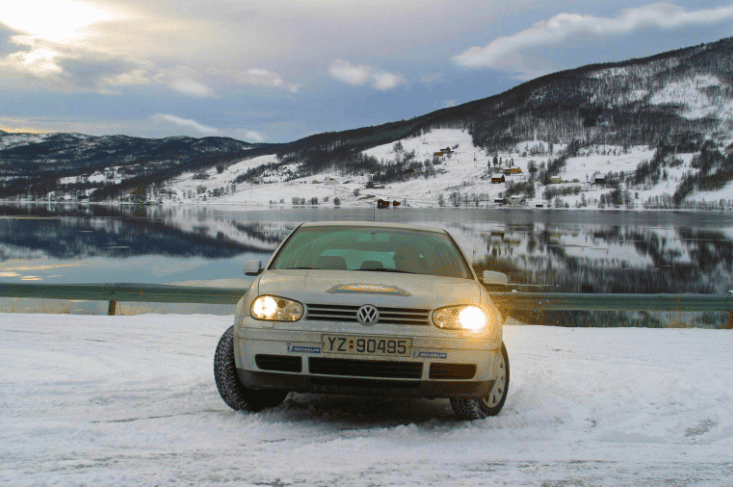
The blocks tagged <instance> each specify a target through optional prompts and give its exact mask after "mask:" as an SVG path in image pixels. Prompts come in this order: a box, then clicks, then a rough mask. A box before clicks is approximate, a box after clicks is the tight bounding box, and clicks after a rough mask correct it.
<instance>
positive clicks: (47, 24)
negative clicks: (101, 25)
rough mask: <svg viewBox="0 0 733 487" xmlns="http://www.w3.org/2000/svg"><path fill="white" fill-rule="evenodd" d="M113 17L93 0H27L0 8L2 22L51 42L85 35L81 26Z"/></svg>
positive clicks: (0, 20)
mask: <svg viewBox="0 0 733 487" xmlns="http://www.w3.org/2000/svg"><path fill="white" fill-rule="evenodd" d="M112 18H113V16H112V14H111V13H110V12H107V11H105V10H102V9H100V8H98V7H96V6H94V5H92V4H91V3H88V2H76V1H72V0H24V1H22V2H13V3H8V4H7V5H4V6H3V9H2V10H0V22H2V23H3V24H5V25H7V26H8V27H10V28H11V29H14V30H18V31H21V32H24V33H26V34H30V35H33V36H37V37H40V38H42V39H45V40H48V41H52V42H64V41H67V40H70V39H76V38H80V37H83V34H82V33H81V32H79V29H80V28H82V27H85V26H88V25H90V24H93V23H95V22H101V21H106V20H111V19H112Z"/></svg>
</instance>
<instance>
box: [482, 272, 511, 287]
mask: <svg viewBox="0 0 733 487" xmlns="http://www.w3.org/2000/svg"><path fill="white" fill-rule="evenodd" d="M482 277H483V279H482V280H483V281H484V284H488V285H490V286H508V285H509V276H507V275H506V274H504V273H503V272H496V271H484V275H483V276H482Z"/></svg>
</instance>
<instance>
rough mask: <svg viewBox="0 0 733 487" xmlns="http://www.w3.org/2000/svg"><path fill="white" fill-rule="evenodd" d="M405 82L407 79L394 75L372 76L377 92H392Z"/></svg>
mask: <svg viewBox="0 0 733 487" xmlns="http://www.w3.org/2000/svg"><path fill="white" fill-rule="evenodd" d="M404 82H405V78H403V77H402V76H400V75H398V74H392V73H375V74H373V75H372V87H373V88H376V89H377V90H391V89H392V88H394V87H395V86H399V85H401V84H402V83H404Z"/></svg>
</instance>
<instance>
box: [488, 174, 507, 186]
mask: <svg viewBox="0 0 733 487" xmlns="http://www.w3.org/2000/svg"><path fill="white" fill-rule="evenodd" d="M504 181H505V179H504V175H503V174H502V175H501V177H492V178H491V182H492V184H499V183H503V182H504Z"/></svg>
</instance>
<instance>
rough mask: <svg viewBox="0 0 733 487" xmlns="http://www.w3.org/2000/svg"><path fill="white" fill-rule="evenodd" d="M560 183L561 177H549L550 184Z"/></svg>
mask: <svg viewBox="0 0 733 487" xmlns="http://www.w3.org/2000/svg"><path fill="white" fill-rule="evenodd" d="M560 183H562V178H559V177H557V176H553V177H551V178H550V184H560Z"/></svg>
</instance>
